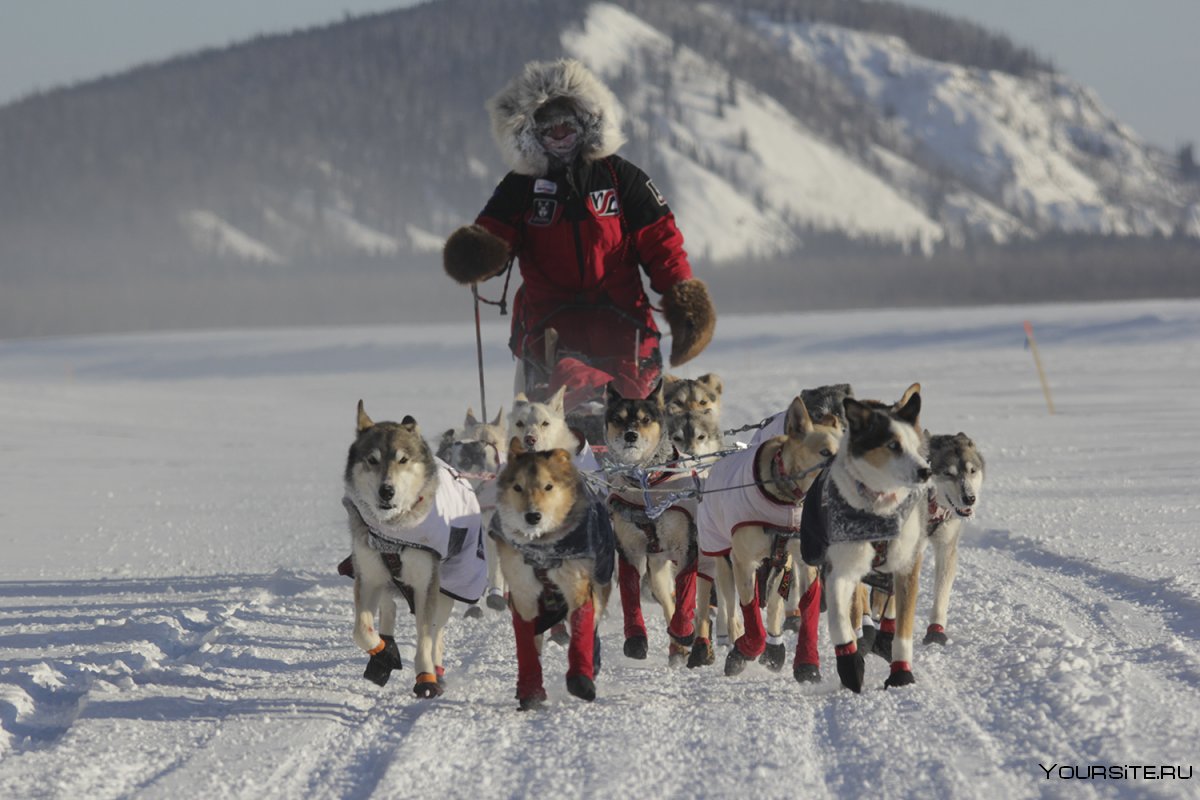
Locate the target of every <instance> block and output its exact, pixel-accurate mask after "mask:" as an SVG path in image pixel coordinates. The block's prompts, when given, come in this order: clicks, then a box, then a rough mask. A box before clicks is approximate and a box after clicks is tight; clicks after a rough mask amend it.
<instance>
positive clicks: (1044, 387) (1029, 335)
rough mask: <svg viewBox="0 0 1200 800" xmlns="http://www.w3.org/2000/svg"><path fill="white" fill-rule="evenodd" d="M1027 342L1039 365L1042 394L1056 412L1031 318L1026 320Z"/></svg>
mask: <svg viewBox="0 0 1200 800" xmlns="http://www.w3.org/2000/svg"><path fill="white" fill-rule="evenodd" d="M1025 342H1026V343H1027V344H1028V345H1029V352H1031V353H1033V363H1034V366H1036V367H1037V371H1038V378H1040V379H1041V381H1042V394H1044V395H1045V396H1046V408H1048V409H1050V413H1051V414H1053V413H1054V401H1053V400H1051V399H1050V383H1049V382H1048V381H1047V380H1046V370H1044V369H1042V357H1041V356H1040V355H1038V349H1037V341H1036V340H1035V339H1034V338H1033V325H1032V324H1030V322H1029V320H1025Z"/></svg>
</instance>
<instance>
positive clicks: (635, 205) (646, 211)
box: [609, 156, 671, 232]
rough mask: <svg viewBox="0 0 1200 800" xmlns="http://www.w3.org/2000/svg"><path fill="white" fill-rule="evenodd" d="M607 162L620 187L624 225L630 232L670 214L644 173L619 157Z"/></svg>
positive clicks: (665, 202) (656, 189)
mask: <svg viewBox="0 0 1200 800" xmlns="http://www.w3.org/2000/svg"><path fill="white" fill-rule="evenodd" d="M609 161H610V163H611V164H612V167H613V169H614V170H615V171H616V173H617V182H618V183H619V184H620V186H621V189H620V192H621V203H622V204H623V205H624V207H625V224H626V225H628V226H629V230H630V231H633V232H636V231H640V230H641V229H642V228H644V227H646V226H647V225H649V224H651V223H653V222H657V221H658V220H660V219H662V218H663V217H665V216H666V215H667V214H670V213H671V209H670V207H669V206H667V199H666V198H665V197H663V196H662V192H660V191H659V190H658V187H657V186H655V185H654V181H652V180H650V178H649V177H648V176H647V175H646V173H644V172H642V171H641V170H640V169H638V168H637V167H636V166H634V165H633V164H631V163H630V162H628V161H626V160H625V159H623V158H621V157H620V156H609Z"/></svg>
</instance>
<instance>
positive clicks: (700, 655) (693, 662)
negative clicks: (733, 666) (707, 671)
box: [687, 639, 717, 669]
mask: <svg viewBox="0 0 1200 800" xmlns="http://www.w3.org/2000/svg"><path fill="white" fill-rule="evenodd" d="M716 660H717V656H716V654H715V653H713V646H712V642H710V641H709V640H708V639H697V640H696V641H695V642H693V643H692V652H690V653H688V660H687V665H688V669H695V668H696V667H707V666H709V665H711V664H712V663H713V662H714V661H716Z"/></svg>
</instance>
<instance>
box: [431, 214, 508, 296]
mask: <svg viewBox="0 0 1200 800" xmlns="http://www.w3.org/2000/svg"><path fill="white" fill-rule="evenodd" d="M508 255H509V253H508V243H507V242H505V241H504V240H503V239H501V238H500V237H499V236H496V235H495V234H493V233H492V232H491V231H489V230H487V229H486V228H484V227H482V226H480V225H464V226H462V227H461V228H459V229H458V230H456V231H455V232H454V233H452V234H450V238H448V239H446V246H445V247H444V248H443V249H442V266H443V267H445V269H446V274H447V275H449V276H450V277H451V278H453V279H454V280H456V281H458V282H459V283H461V284H471V283H476V282H477V281H485V280H487V279H488V278H490V277H492V276H493V275H499V274H500V273H501V272H503V271H504V267H505V265H506V264H508Z"/></svg>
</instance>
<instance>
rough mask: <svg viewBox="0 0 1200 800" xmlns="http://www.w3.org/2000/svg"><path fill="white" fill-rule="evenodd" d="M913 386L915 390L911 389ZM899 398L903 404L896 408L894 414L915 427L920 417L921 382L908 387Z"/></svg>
mask: <svg viewBox="0 0 1200 800" xmlns="http://www.w3.org/2000/svg"><path fill="white" fill-rule="evenodd" d="M914 388H915V389H916V391H913V390H914ZM900 399H901V400H902V401H903V405H901V406H900V408H899V409H897V410H896V416H897V417H899V418H900V419H902V420H904V421H905V422H907V423H908V424H909V425H912V426H913V427H914V428H916V427H917V426H918V420H919V419H920V418H921V384H919V383H914V384H913V385H912V386H910V387H908V391H906V392H905V393H904V397H902V398H900Z"/></svg>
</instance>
